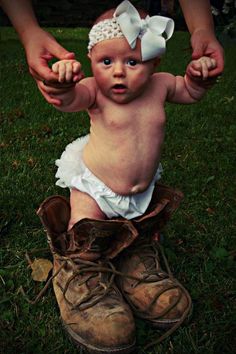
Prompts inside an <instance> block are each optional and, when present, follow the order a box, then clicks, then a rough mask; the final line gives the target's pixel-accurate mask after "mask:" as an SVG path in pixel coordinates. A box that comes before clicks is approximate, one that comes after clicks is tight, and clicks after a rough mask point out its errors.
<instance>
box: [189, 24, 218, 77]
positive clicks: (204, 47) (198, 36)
mask: <svg viewBox="0 0 236 354" xmlns="http://www.w3.org/2000/svg"><path fill="white" fill-rule="evenodd" d="M191 46H192V49H193V52H192V59H199V58H200V57H202V56H208V57H210V58H211V59H214V60H215V61H216V67H215V68H214V69H213V70H211V71H210V72H209V77H216V76H218V75H220V74H222V72H223V69H224V50H223V48H222V46H221V45H220V43H219V42H218V40H217V39H216V37H215V35H214V33H212V32H209V31H207V30H205V29H198V30H196V31H194V32H193V34H192V36H191Z"/></svg>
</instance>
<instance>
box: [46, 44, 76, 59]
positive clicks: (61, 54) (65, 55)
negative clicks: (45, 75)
mask: <svg viewBox="0 0 236 354" xmlns="http://www.w3.org/2000/svg"><path fill="white" fill-rule="evenodd" d="M50 54H52V55H53V56H54V57H55V58H57V59H60V60H62V59H74V58H75V53H73V52H69V51H68V50H66V49H65V48H63V47H62V46H61V45H60V44H58V43H54V44H53V47H51V53H50Z"/></svg>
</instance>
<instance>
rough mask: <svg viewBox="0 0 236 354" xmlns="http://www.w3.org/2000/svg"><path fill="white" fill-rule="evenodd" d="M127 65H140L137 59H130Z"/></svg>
mask: <svg viewBox="0 0 236 354" xmlns="http://www.w3.org/2000/svg"><path fill="white" fill-rule="evenodd" d="M127 63H128V65H130V66H135V65H137V64H138V62H137V60H135V59H130V60H128V62H127Z"/></svg>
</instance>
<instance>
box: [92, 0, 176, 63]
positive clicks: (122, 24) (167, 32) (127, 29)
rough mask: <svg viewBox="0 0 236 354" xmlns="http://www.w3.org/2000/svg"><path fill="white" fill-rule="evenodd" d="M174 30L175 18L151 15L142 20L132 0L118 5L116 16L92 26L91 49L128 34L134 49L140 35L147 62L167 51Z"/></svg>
mask: <svg viewBox="0 0 236 354" xmlns="http://www.w3.org/2000/svg"><path fill="white" fill-rule="evenodd" d="M173 32H174V21H173V20H172V19H171V18H167V17H163V16H152V17H150V16H147V17H146V18H145V19H141V18H140V15H139V13H138V11H137V10H136V8H135V7H134V6H133V5H132V4H131V3H130V2H129V1H128V0H124V1H123V2H122V3H121V4H120V5H119V6H118V7H117V8H116V10H115V12H114V15H113V18H111V19H106V20H104V21H100V22H98V23H97V24H95V25H94V26H93V27H92V29H91V31H90V32H89V45H88V51H90V50H91V49H92V48H93V47H94V46H95V44H97V43H99V42H101V41H104V40H106V39H113V38H121V37H125V38H126V40H127V41H128V43H129V45H130V47H131V48H132V49H134V48H135V46H136V41H137V39H138V38H140V40H141V55H142V60H143V61H146V60H150V59H153V58H156V57H160V56H162V55H163V54H164V53H165V50H166V41H167V40H168V39H169V38H170V37H171V36H172V34H173ZM163 34H164V36H163Z"/></svg>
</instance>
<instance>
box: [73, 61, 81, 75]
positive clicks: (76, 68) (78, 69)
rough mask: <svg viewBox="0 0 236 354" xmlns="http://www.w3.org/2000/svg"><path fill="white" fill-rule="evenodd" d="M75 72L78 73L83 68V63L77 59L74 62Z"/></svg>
mask: <svg viewBox="0 0 236 354" xmlns="http://www.w3.org/2000/svg"><path fill="white" fill-rule="evenodd" d="M72 66H73V73H74V74H78V73H79V72H80V70H81V64H80V63H79V62H78V61H75V62H74V63H73V64H72Z"/></svg>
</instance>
